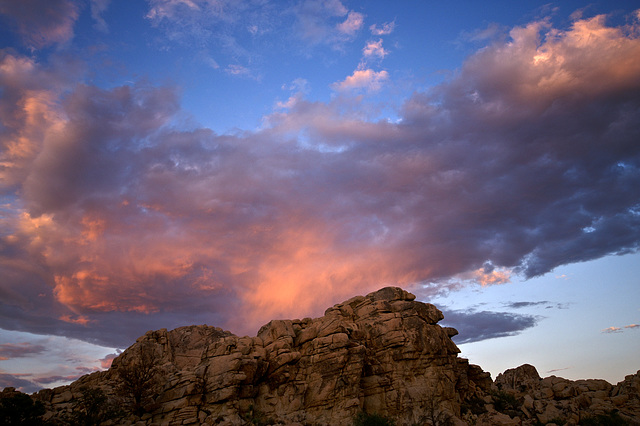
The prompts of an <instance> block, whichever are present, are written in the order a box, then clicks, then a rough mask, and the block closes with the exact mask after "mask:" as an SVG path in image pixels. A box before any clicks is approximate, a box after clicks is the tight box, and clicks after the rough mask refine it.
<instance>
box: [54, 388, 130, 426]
mask: <svg viewBox="0 0 640 426" xmlns="http://www.w3.org/2000/svg"><path fill="white" fill-rule="evenodd" d="M80 392H82V396H81V397H80V398H78V399H77V400H76V401H75V402H74V404H73V408H72V410H71V413H69V414H66V415H65V416H63V418H62V421H63V423H64V424H66V425H72V426H76V425H77V426H94V425H99V424H100V423H102V422H105V421H107V420H112V419H114V418H116V417H120V416H121V415H122V414H123V413H122V410H121V409H120V407H119V406H118V405H117V403H116V402H115V401H113V400H111V399H110V398H109V397H108V396H107V395H105V393H104V392H103V391H102V389H98V388H89V387H83V388H82V389H80Z"/></svg>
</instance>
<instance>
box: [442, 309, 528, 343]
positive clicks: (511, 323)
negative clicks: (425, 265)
mask: <svg viewBox="0 0 640 426" xmlns="http://www.w3.org/2000/svg"><path fill="white" fill-rule="evenodd" d="M442 313H443V314H444V320H442V323H441V325H443V326H448V327H453V328H455V329H457V330H458V331H459V333H460V334H458V335H457V336H454V337H453V340H454V341H455V342H456V343H458V344H463V343H471V342H478V341H481V340H488V339H495V338H498V337H506V336H515V335H516V334H519V333H521V332H522V331H524V330H526V329H528V328H531V327H534V326H535V325H536V324H537V322H538V321H539V320H540V317H537V316H533V315H521V314H514V313H511V312H492V311H474V310H470V311H464V310H451V311H449V310H446V309H442Z"/></svg>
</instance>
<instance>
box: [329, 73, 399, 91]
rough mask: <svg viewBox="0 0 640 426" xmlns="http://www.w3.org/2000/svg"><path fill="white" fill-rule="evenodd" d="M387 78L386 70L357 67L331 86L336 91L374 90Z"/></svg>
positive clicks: (380, 86)
mask: <svg viewBox="0 0 640 426" xmlns="http://www.w3.org/2000/svg"><path fill="white" fill-rule="evenodd" d="M388 79H389V73H388V72H387V71H384V70H383V71H377V72H376V71H374V70H372V69H370V68H368V69H358V70H355V71H354V72H353V74H351V75H350V76H348V77H347V78H345V79H344V80H343V81H341V82H337V83H334V84H333V85H332V86H331V87H332V88H333V89H334V90H337V91H348V90H359V89H364V90H366V91H369V92H376V91H378V90H380V89H381V88H382V85H383V84H384V82H385V81H386V80H388Z"/></svg>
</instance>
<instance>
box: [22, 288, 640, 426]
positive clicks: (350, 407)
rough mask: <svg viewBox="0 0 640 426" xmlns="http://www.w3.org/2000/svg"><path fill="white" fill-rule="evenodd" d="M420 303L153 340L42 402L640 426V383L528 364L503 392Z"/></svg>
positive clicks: (252, 415) (165, 415)
mask: <svg viewBox="0 0 640 426" xmlns="http://www.w3.org/2000/svg"><path fill="white" fill-rule="evenodd" d="M414 299H415V296H414V295H412V294H410V293H408V292H406V291H404V290H402V289H400V288H391V287H388V288H384V289H382V290H379V291H377V292H374V293H371V294H369V295H367V296H357V297H354V298H352V299H349V300H347V301H346V302H343V303H340V304H338V305H335V306H333V307H331V308H329V309H327V311H326V312H325V314H324V316H323V317H320V318H313V319H312V318H305V319H302V320H275V321H271V322H270V323H268V324H267V325H265V326H263V327H262V328H261V329H260V330H259V332H258V335H257V336H256V337H238V336H235V335H233V334H231V333H229V332H226V331H223V330H221V329H219V328H215V327H209V326H189V327H181V328H178V329H176V330H172V331H167V330H166V329H162V330H158V331H150V332H147V333H146V334H145V335H144V336H142V337H140V338H139V339H138V340H137V341H136V343H135V344H134V345H132V346H131V347H130V348H128V349H127V350H126V351H125V352H123V353H122V354H121V355H120V356H119V357H118V358H116V359H115V360H114V362H113V365H112V366H111V368H110V369H109V370H107V371H103V372H97V373H93V374H90V375H87V376H84V377H82V378H80V379H79V380H77V381H76V382H74V383H72V384H71V385H69V386H63V387H59V388H56V389H45V390H43V391H40V392H38V393H36V394H34V395H33V397H34V398H35V399H37V400H40V401H42V402H43V403H44V404H45V406H46V408H47V410H48V413H47V415H46V417H47V418H49V419H50V420H52V421H55V420H56V419H58V420H61V422H62V423H64V421H65V419H67V420H68V419H70V418H73V415H74V414H75V415H79V414H78V413H80V414H82V413H85V412H86V411H87V410H86V407H84V406H83V404H85V405H87V404H89V403H88V402H87V401H95V399H96V398H98V399H99V401H101V404H99V407H102V408H100V410H103V409H104V410H106V408H110V410H106V411H105V412H104V415H102V414H100V415H97V414H96V413H94V414H96V416H94V420H93V422H94V423H100V422H101V424H105V425H108V424H114V425H115V424H117V425H133V424H135V425H195V424H205V425H250V424H255V425H266V424H281V425H351V424H353V419H354V418H355V416H356V415H357V414H358V413H362V412H364V413H368V414H374V413H375V414H379V415H382V416H384V417H386V418H388V419H392V420H393V421H394V422H395V424H396V425H398V426H400V425H423V424H427V425H428V424H430V425H445V424H459V425H464V424H477V425H482V424H486V425H490V424H504V425H511V424H514V425H516V424H518V425H519V424H531V425H533V424H545V423H549V422H552V421H555V422H561V421H564V422H566V423H565V424H578V422H581V421H586V419H587V417H589V416H590V417H589V418H597V416H610V417H611V416H617V417H616V418H620V419H623V420H626V421H629V422H635V423H632V424H640V421H638V418H640V400H639V395H640V372H638V374H636V375H634V376H629V377H627V379H625V381H624V382H621V383H620V384H618V385H617V386H615V387H614V386H612V385H610V384H608V383H607V382H605V381H602V380H584V381H576V382H571V381H568V380H565V379H560V378H556V377H550V378H546V379H541V378H540V377H539V375H538V373H537V371H536V370H535V368H533V367H532V366H527V365H525V366H521V367H518V368H517V369H513V370H508V371H506V372H505V373H504V374H501V375H499V376H498V377H497V378H496V381H495V383H494V382H492V380H491V378H490V375H489V374H488V373H486V372H484V371H482V369H481V368H480V367H478V366H475V365H470V364H469V362H468V361H467V360H466V359H462V358H459V357H458V353H459V350H458V348H457V347H456V345H455V344H454V343H453V341H452V340H451V337H452V336H454V335H456V334H457V331H456V330H455V329H452V328H447V327H444V328H443V327H440V326H439V325H438V324H437V323H438V321H440V320H441V319H442V318H443V315H442V313H441V312H440V311H439V310H438V309H437V308H436V307H435V306H433V305H430V304H425V303H421V302H417V301H415V300H414ZM91 392H93V393H91ZM91 397H92V398H94V399H91ZM83 401H84V402H83ZM94 405H95V404H94ZM83 407H84V408H83ZM111 408H113V409H111ZM117 408H119V409H117ZM82 415H85V414H82ZM100 416H102V417H100ZM85 422H86V421H85ZM591 424H594V423H591ZM595 424H597V423H595Z"/></svg>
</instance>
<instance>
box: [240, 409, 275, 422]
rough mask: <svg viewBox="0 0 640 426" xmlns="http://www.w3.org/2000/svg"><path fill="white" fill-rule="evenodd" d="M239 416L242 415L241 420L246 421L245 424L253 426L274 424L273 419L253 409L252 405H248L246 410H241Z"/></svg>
mask: <svg viewBox="0 0 640 426" xmlns="http://www.w3.org/2000/svg"><path fill="white" fill-rule="evenodd" d="M240 417H242V420H244V421H245V422H247V424H249V425H254V426H268V425H273V424H276V421H275V420H274V419H272V418H267V417H266V416H265V415H264V413H262V412H261V411H260V410H257V409H255V408H254V407H253V405H250V406H249V409H248V410H247V411H244V412H241V413H240Z"/></svg>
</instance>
